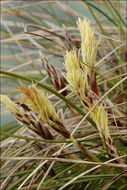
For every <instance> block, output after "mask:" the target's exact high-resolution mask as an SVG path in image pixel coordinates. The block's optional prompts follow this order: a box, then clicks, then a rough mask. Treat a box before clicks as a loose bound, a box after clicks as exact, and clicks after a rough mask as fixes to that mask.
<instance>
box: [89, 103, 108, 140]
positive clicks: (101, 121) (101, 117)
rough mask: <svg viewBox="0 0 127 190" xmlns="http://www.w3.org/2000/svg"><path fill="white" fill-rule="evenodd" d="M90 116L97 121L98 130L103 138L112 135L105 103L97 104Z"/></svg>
mask: <svg viewBox="0 0 127 190" xmlns="http://www.w3.org/2000/svg"><path fill="white" fill-rule="evenodd" d="M91 108H92V105H91ZM89 109H90V108H89ZM90 116H91V118H92V119H93V121H94V122H95V123H96V125H97V128H98V131H99V132H100V136H101V137H102V138H103V137H105V138H106V139H107V138H108V137H110V133H109V128H108V116H107V111H105V109H104V106H103V104H101V105H100V106H96V107H95V108H94V109H93V110H92V111H91V113H90ZM103 135H104V136H103Z"/></svg>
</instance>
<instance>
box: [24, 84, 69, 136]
mask: <svg viewBox="0 0 127 190" xmlns="http://www.w3.org/2000/svg"><path fill="white" fill-rule="evenodd" d="M21 91H22V92H23V93H24V99H25V103H26V104H27V105H28V107H29V108H31V109H32V110H33V111H35V112H36V113H38V114H39V116H40V118H41V119H42V120H44V121H45V122H46V123H48V124H49V125H50V126H51V127H52V128H53V129H55V130H56V131H57V132H59V133H60V134H61V135H63V136H64V137H66V138H70V134H69V132H68V131H67V130H66V128H65V127H64V125H63V122H62V120H61V119H60V117H59V116H58V114H57V113H56V111H55V109H54V107H53V105H52V103H51V101H50V100H49V99H48V96H47V95H45V94H44V92H43V91H42V90H38V89H37V88H36V86H35V85H32V86H22V88H21Z"/></svg>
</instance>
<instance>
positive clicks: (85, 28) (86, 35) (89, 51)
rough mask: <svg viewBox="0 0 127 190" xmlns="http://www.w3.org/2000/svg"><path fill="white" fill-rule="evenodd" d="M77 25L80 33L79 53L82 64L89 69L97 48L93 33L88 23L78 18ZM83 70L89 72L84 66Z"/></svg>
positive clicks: (92, 65) (92, 63) (93, 62)
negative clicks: (85, 64)
mask: <svg viewBox="0 0 127 190" xmlns="http://www.w3.org/2000/svg"><path fill="white" fill-rule="evenodd" d="M77 25H78V28H79V30H80V33H81V52H82V58H83V62H85V63H87V64H88V65H89V66H90V67H94V64H95V61H96V53H97V49H96V48H97V46H96V45H95V36H94V31H93V29H92V28H91V26H90V21H87V20H86V19H85V20H82V19H81V18H79V19H78V21H77ZM85 68H86V70H88V71H90V69H89V68H88V67H86V66H85Z"/></svg>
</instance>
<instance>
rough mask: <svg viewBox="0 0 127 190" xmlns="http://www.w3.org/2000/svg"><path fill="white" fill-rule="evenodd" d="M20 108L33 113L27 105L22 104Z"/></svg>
mask: <svg viewBox="0 0 127 190" xmlns="http://www.w3.org/2000/svg"><path fill="white" fill-rule="evenodd" d="M20 106H21V107H22V108H24V109H25V110H27V111H31V109H30V108H28V106H27V105H26V104H20Z"/></svg>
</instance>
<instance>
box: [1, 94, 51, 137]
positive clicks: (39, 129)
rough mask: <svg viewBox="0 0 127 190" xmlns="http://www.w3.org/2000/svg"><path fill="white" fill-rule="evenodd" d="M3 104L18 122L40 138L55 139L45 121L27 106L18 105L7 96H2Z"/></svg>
mask: <svg viewBox="0 0 127 190" xmlns="http://www.w3.org/2000/svg"><path fill="white" fill-rule="evenodd" d="M1 102H2V103H4V104H5V105H6V106H7V107H8V109H9V111H10V112H11V113H12V114H13V115H14V116H15V117H16V119H17V120H18V121H20V122H21V123H23V124H24V125H26V126H27V127H28V128H30V129H31V130H32V131H34V132H35V133H37V134H38V135H39V136H41V137H42V138H44V139H51V140H53V139H54V137H53V136H52V134H51V133H50V132H49V130H48V129H47V128H46V127H45V126H44V124H43V121H42V120H41V119H40V117H39V116H38V114H36V113H35V112H33V111H32V110H31V109H30V108H28V106H27V105H25V104H24V103H19V102H17V103H16V102H14V101H12V100H11V99H10V98H8V97H7V96H5V95H1Z"/></svg>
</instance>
